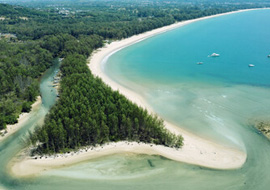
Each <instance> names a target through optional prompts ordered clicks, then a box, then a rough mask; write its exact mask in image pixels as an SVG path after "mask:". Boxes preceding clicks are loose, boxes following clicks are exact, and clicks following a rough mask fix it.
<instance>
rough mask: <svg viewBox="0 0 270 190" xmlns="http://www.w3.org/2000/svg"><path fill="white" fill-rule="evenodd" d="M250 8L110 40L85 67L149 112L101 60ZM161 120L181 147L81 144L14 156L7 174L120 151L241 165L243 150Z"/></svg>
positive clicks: (201, 163) (219, 165) (223, 165)
mask: <svg viewBox="0 0 270 190" xmlns="http://www.w3.org/2000/svg"><path fill="white" fill-rule="evenodd" d="M250 10H256V9H246V10H240V11H234V12H228V13H223V14H218V15H212V16H207V17H202V18H198V19H193V20H188V21H184V22H179V23H175V24H172V25H169V26H165V27H162V28H158V29H154V30H152V31H148V32H145V33H142V34H139V35H135V36H132V37H130V38H126V39H123V40H121V41H115V42H112V43H111V44H108V45H106V46H105V47H103V48H100V49H98V50H96V51H95V52H94V53H93V54H92V56H91V57H90V58H89V59H88V62H89V65H88V66H89V69H90V70H91V72H92V73H93V74H94V75H95V76H98V77H100V78H101V79H102V80H103V82H105V83H106V84H107V85H109V86H110V87H111V88H112V89H113V90H118V91H119V92H120V93H121V94H123V95H124V96H125V97H127V98H128V99H129V100H131V101H132V102H134V103H136V104H137V105H139V106H141V107H143V108H145V109H147V110H148V111H149V112H150V113H153V114H155V112H154V111H153V110H152V108H151V107H150V106H149V105H148V103H147V102H146V101H145V100H144V99H143V98H142V97H141V96H140V95H139V94H136V93H135V92H133V91H131V90H129V89H126V88H125V87H123V86H121V85H120V84H118V83H116V82H114V81H113V80H111V79H110V78H109V77H108V76H107V75H106V74H105V73H104V72H103V70H102V67H103V66H104V65H103V64H105V62H106V60H107V59H108V58H109V57H110V56H111V55H112V54H114V53H115V52H117V51H119V50H121V49H123V48H125V47H127V46H130V45H133V44H135V43H138V42H140V41H142V40H145V39H147V38H150V37H153V36H155V35H158V34H161V33H164V32H167V31H170V30H173V29H176V28H179V27H181V26H184V25H187V24H190V23H193V22H196V21H200V20H204V19H208V18H214V17H218V16H222V15H227V14H232V13H238V12H244V11H250ZM90 62H91V63H90ZM164 124H165V127H166V128H167V129H168V130H169V131H171V132H173V133H175V134H177V135H178V134H181V135H182V136H183V137H184V146H183V147H182V148H181V149H179V150H177V149H173V148H168V147H164V146H160V145H153V144H144V143H137V142H124V141H121V142H117V143H114V142H113V143H108V144H106V145H101V146H98V147H95V148H89V147H88V148H87V147H85V148H82V149H80V150H79V151H78V152H74V153H70V154H62V155H58V156H50V157H49V156H48V158H45V157H43V158H42V159H40V158H38V159H35V158H31V157H25V156H24V158H23V159H21V158H15V159H13V160H12V161H11V162H10V163H9V166H8V168H9V170H10V172H11V174H13V175H14V176H17V177H27V176H33V175H37V174H40V173H41V172H43V171H46V170H49V169H55V168H60V167H65V166H69V165H73V164H77V163H80V162H83V161H86V160H89V159H93V158H98V157H102V156H106V155H112V154H122V153H136V154H148V155H160V156H163V157H166V158H169V159H172V160H175V161H180V162H184V163H188V164H194V165H199V166H203V167H207V168H213V169H237V168H240V167H242V165H243V164H244V163H245V161H246V158H247V155H246V153H245V152H243V151H240V150H238V149H235V148H231V147H225V146H223V145H220V144H217V143H214V142H211V141H209V140H207V139H203V138H201V137H198V136H196V135H194V134H191V133H189V132H187V131H185V130H183V129H181V128H179V127H178V126H175V125H173V124H171V123H169V122H167V121H164Z"/></svg>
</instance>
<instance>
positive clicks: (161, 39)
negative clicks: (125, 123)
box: [0, 10, 270, 190]
mask: <svg viewBox="0 0 270 190" xmlns="http://www.w3.org/2000/svg"><path fill="white" fill-rule="evenodd" d="M269 22H270V10H260V11H250V12H243V13H237V14H232V15H227V16H222V17H218V18H213V19H209V20H204V21H200V22H196V23H193V24H190V25H187V26H185V27H182V28H179V29H176V30H173V31H170V32H168V33H164V34H162V35H159V36H155V37H152V38H150V39H148V40H145V41H142V42H140V43H138V44H135V45H133V46H130V47H128V48H125V49H123V50H121V51H119V52H117V53H116V54H114V55H113V56H112V57H111V58H110V59H109V62H108V64H106V67H105V71H106V72H107V73H108V75H109V76H110V77H111V78H112V79H114V80H115V81H117V82H119V83H121V84H122V85H124V86H126V87H130V86H132V90H135V91H137V92H140V94H141V95H142V96H143V97H144V98H145V99H146V100H147V101H148V102H149V104H150V105H151V106H152V107H153V108H154V110H155V111H156V112H157V113H158V114H159V115H161V116H162V117H163V118H164V119H166V120H169V121H171V122H173V123H175V124H177V125H181V126H183V127H184V128H186V129H187V130H189V131H192V132H193V133H196V134H198V135H200V136H204V137H207V138H211V139H213V140H214V141H217V142H219V143H223V144H225V145H228V146H234V147H238V148H240V149H242V150H245V151H246V152H247V155H248V158H247V162H246V163H245V165H244V166H243V167H242V168H241V169H238V170H228V171H223V170H212V169H207V168H202V167H198V166H193V165H187V164H184V163H179V162H175V161H171V160H168V159H164V158H161V157H159V156H146V155H130V154H117V155H112V156H108V157H104V158H100V159H95V160H91V161H87V162H84V163H81V164H77V165H74V166H72V167H67V168H63V169H57V170H54V171H48V172H46V173H44V174H43V175H42V176H39V177H35V178H31V179H14V178H12V177H10V176H9V175H8V173H7V172H6V170H5V165H6V163H7V161H8V159H10V158H11V157H12V156H13V154H15V152H16V151H18V150H19V149H20V148H21V146H20V145H18V144H19V143H20V140H18V137H19V138H23V137H24V131H21V132H20V133H18V136H14V139H10V140H8V141H6V142H5V143H4V144H1V145H0V166H1V167H0V189H1V185H2V186H3V188H5V189H27V190H28V189H30V190H31V189H40V190H43V189H44V190H45V189H65V190H66V189H98V190H101V189H102V190H103V189H111V190H113V189H118V190H119V189H125V190H126V189H147V190H151V189H154V190H158V189H161V190H163V189H185V190H189V189H190V190H197V189H198V190H199V189H200V190H203V189H205V190H211V189H213V190H216V189H222V190H224V189H226V190H239V189H243V190H246V189H250V190H254V189H256V190H257V189H258V190H267V189H269V187H270V172H269V171H270V143H269V141H268V140H267V139H266V138H265V137H264V136H262V135H261V134H260V133H258V131H257V130H255V129H254V128H253V127H252V126H250V125H249V123H250V122H251V121H252V120H254V119H256V118H259V117H260V118H265V117H267V116H269V112H270V107H269V105H270V98H269V96H270V89H269V87H268V86H269V83H270V82H269V78H270V75H269V68H270V59H268V58H267V57H266V56H267V55H268V53H270V39H269V37H268V34H270V24H269ZM213 52H216V53H220V55H221V56H220V57H218V58H210V57H207V56H208V55H209V54H211V53H213ZM199 61H203V62H204V64H203V65H197V64H196V63H197V62H199ZM248 64H254V65H255V67H254V68H248ZM48 80H49V78H48ZM46 92H47V93H48V91H46ZM49 100H53V101H54V97H51V98H49ZM53 101H52V102H53ZM45 104H46V105H45V106H46V107H49V106H47V105H49V104H50V103H49V102H48V104H47V103H45ZM28 126H29V125H27V126H26V130H27V128H28Z"/></svg>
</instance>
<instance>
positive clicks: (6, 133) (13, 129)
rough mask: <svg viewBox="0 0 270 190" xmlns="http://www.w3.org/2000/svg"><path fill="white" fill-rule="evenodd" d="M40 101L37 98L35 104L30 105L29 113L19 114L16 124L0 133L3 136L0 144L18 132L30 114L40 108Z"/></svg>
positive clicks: (0, 137) (0, 136)
mask: <svg viewBox="0 0 270 190" xmlns="http://www.w3.org/2000/svg"><path fill="white" fill-rule="evenodd" d="M41 103H42V100H41V97H40V96H38V97H37V100H36V102H35V103H33V104H32V109H31V112H29V113H21V114H20V116H19V119H18V123H16V124H14V125H7V127H6V129H4V130H2V131H0V132H1V133H2V134H3V135H0V142H1V141H3V140H4V139H6V138H7V137H9V136H10V135H12V134H14V133H15V132H16V131H18V130H19V129H20V128H21V127H22V126H23V125H24V124H25V122H27V120H28V119H29V118H30V117H31V114H32V113H33V112H35V111H36V110H38V109H39V108H40V106H41Z"/></svg>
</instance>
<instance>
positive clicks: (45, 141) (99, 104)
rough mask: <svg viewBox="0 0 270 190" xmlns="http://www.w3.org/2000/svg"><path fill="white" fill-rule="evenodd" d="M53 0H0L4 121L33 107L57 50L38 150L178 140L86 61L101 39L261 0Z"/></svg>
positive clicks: (0, 119) (0, 115) (0, 111)
mask: <svg viewBox="0 0 270 190" xmlns="http://www.w3.org/2000/svg"><path fill="white" fill-rule="evenodd" d="M72 2H73V1H70V4H66V5H53V6H48V7H46V6H45V8H44V9H42V10H37V9H30V8H24V7H21V6H10V5H4V4H0V129H3V128H5V126H6V124H12V123H15V122H16V121H17V117H18V115H19V113H20V112H24V111H27V112H28V111H30V108H31V103H33V102H34V101H35V98H36V96H37V95H38V94H39V91H38V88H39V87H38V86H39V85H38V79H39V77H40V76H41V75H42V73H43V72H44V71H45V70H46V69H47V68H48V67H49V66H51V64H52V60H53V59H55V58H57V57H63V58H65V59H64V61H63V63H62V65H61V73H62V79H61V89H60V92H59V93H60V98H59V100H58V101H57V103H56V105H55V106H54V107H53V108H52V109H51V111H50V113H49V114H48V116H47V117H46V119H45V124H44V126H42V127H41V128H39V129H38V130H37V132H36V133H35V134H34V135H33V138H32V140H33V142H36V141H39V142H41V144H39V147H38V149H37V151H38V152H47V153H51V152H61V151H67V150H69V149H73V148H78V147H80V146H82V145H95V144H100V143H104V142H109V141H119V140H134V141H142V142H148V143H150V142H151V143H156V144H162V145H165V146H171V147H180V146H181V145H182V137H181V136H175V135H173V134H171V133H169V132H168V131H167V130H165V128H164V125H163V122H162V121H161V120H160V119H158V118H157V117H155V116H151V115H149V113H147V111H146V110H143V109H142V108H139V107H138V106H136V105H135V104H133V103H132V102H130V101H128V100H127V99H126V98H125V97H124V96H122V95H120V94H119V93H118V92H114V91H112V89H111V88H109V87H108V86H106V85H105V84H104V83H103V82H102V81H101V80H100V79H99V78H95V77H94V76H93V75H92V74H91V72H90V71H89V69H88V68H87V66H86V59H87V57H88V56H89V55H90V54H91V53H92V51H93V50H94V49H96V48H98V47H101V46H102V45H103V41H104V40H105V39H106V40H115V39H122V38H126V37H129V36H132V35H135V34H139V33H142V32H145V31H148V30H152V29H154V28H158V27H161V26H165V25H169V24H172V23H174V22H178V21H182V20H187V19H193V18H198V17H202V16H208V15H212V14H217V13H223V12H228V11H232V10H237V9H239V8H251V7H261V6H265V5H261V4H246V5H243V4H242V5H240V4H222V3H219V4H217V3H212V4H211V3H205V4H200V5H198V4H183V3H177V1H172V2H170V3H168V2H167V1H153V2H151V1H146V2H144V3H134V2H133V1H127V2H125V1H121V2H116V1H109V3H106V2H105V3H104V2H97V1H94V2H88V3H85V2H84V1H81V2H80V3H72Z"/></svg>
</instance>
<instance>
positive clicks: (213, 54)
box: [210, 53, 220, 57]
mask: <svg viewBox="0 0 270 190" xmlns="http://www.w3.org/2000/svg"><path fill="white" fill-rule="evenodd" d="M219 56H220V55H219V54H218V53H212V54H211V55H210V57H219Z"/></svg>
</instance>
